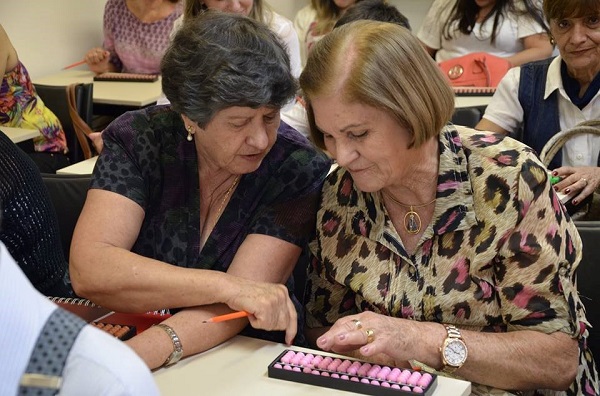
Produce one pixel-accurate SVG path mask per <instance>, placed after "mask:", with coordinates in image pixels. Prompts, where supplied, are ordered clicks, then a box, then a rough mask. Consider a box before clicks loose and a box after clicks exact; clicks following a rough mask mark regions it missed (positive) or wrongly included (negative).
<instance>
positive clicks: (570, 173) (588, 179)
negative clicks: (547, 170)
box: [552, 166, 600, 205]
mask: <svg viewBox="0 0 600 396" xmlns="http://www.w3.org/2000/svg"><path fill="white" fill-rule="evenodd" d="M552 174H553V175H554V176H559V177H560V178H561V181H560V182H558V183H556V184H555V185H554V188H555V189H556V191H559V192H562V193H564V194H567V195H568V194H571V193H573V192H574V191H575V192H578V194H576V195H574V196H573V198H572V199H571V202H573V204H574V205H577V204H579V203H580V202H581V201H583V200H584V199H585V198H586V197H587V196H589V195H590V194H592V193H593V192H594V191H596V189H597V188H598V185H599V184H600V168H599V167H597V166H561V167H560V168H556V169H555V170H554V171H552Z"/></svg>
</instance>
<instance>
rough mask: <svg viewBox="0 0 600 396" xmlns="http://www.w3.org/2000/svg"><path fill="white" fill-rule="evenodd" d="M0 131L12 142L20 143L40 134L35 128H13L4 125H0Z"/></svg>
mask: <svg viewBox="0 0 600 396" xmlns="http://www.w3.org/2000/svg"><path fill="white" fill-rule="evenodd" d="M0 131H2V132H4V134H5V135H6V136H8V138H9V139H10V140H11V141H12V142H13V143H21V142H24V141H26V140H29V139H33V138H35V137H38V136H41V135H42V134H41V133H40V131H38V130H37V129H25V128H13V127H6V126H0Z"/></svg>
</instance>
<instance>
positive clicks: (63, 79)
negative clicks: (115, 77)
mask: <svg viewBox="0 0 600 396" xmlns="http://www.w3.org/2000/svg"><path fill="white" fill-rule="evenodd" d="M91 82H93V83H94V97H93V100H94V103H95V104H106V105H118V106H131V107H144V106H148V105H151V104H154V103H156V101H157V100H158V99H159V98H160V97H161V96H162V87H161V80H160V78H159V79H158V80H157V81H154V82H121V81H94V73H92V72H91V71H88V70H63V71H60V72H58V73H55V74H50V75H47V76H42V77H39V78H34V79H33V83H34V84H42V85H64V86H67V85H70V84H73V83H91Z"/></svg>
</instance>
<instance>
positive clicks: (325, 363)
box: [317, 356, 333, 370]
mask: <svg viewBox="0 0 600 396" xmlns="http://www.w3.org/2000/svg"><path fill="white" fill-rule="evenodd" d="M331 362H333V359H332V358H331V357H329V356H327V357H326V358H325V359H323V360H321V361H320V362H319V365H318V366H317V367H318V368H320V369H321V370H325V369H326V368H327V366H329V364H330V363H331Z"/></svg>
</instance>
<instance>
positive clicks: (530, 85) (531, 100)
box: [519, 58, 562, 169]
mask: <svg viewBox="0 0 600 396" xmlns="http://www.w3.org/2000/svg"><path fill="white" fill-rule="evenodd" d="M553 59H554V58H550V59H544V60H541V61H537V62H531V63H527V64H525V65H523V66H521V79H520V82H519V102H520V103H521V107H522V108H523V113H524V117H523V135H522V138H521V141H522V142H523V143H525V144H526V145H528V146H529V147H531V148H532V149H534V150H535V152H536V153H538V154H539V153H541V152H542V148H544V145H545V144H546V143H547V142H548V140H550V138H551V137H552V136H554V135H555V134H556V133H557V132H559V131H560V121H559V119H558V91H554V92H552V94H551V95H550V96H548V99H546V100H544V91H545V89H546V76H547V74H548V66H549V65H550V63H551V62H552V60H553ZM561 163H562V153H561V151H560V150H559V151H558V153H556V156H554V158H553V159H552V161H551V162H550V165H548V168H549V169H554V168H558V167H559V166H561Z"/></svg>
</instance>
